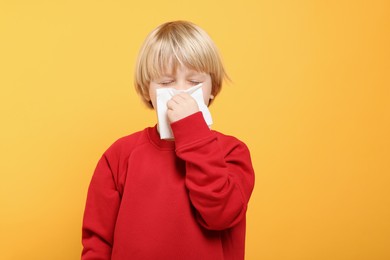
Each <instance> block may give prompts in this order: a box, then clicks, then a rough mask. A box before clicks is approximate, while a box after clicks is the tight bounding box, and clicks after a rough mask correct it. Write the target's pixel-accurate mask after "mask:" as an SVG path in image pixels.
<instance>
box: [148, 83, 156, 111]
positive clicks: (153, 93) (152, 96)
mask: <svg viewBox="0 0 390 260" xmlns="http://www.w3.org/2000/svg"><path fill="white" fill-rule="evenodd" d="M149 99H150V101H151V102H152V104H153V108H156V89H155V88H153V87H150V88H149Z"/></svg>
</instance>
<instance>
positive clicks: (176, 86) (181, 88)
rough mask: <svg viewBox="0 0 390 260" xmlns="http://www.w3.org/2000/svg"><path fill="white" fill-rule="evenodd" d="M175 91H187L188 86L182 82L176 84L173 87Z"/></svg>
mask: <svg viewBox="0 0 390 260" xmlns="http://www.w3.org/2000/svg"><path fill="white" fill-rule="evenodd" d="M175 89H176V90H186V89H188V86H187V85H186V84H185V83H184V82H177V84H176V85H175Z"/></svg>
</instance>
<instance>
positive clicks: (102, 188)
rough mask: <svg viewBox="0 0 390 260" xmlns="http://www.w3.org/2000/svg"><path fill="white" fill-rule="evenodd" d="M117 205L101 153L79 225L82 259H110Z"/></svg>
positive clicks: (110, 179) (114, 190)
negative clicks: (81, 223)
mask: <svg viewBox="0 0 390 260" xmlns="http://www.w3.org/2000/svg"><path fill="white" fill-rule="evenodd" d="M119 204H120V195H119V192H118V191H117V188H116V185H115V182H114V178H113V174H112V171H111V168H110V164H109V162H108V159H107V157H106V156H105V155H103V157H102V158H101V159H100V160H99V163H98V165H97V166H96V170H95V172H94V175H93V177H92V180H91V183H90V186H89V190H88V197H87V202H86V206H85V212H84V221H83V227H82V243H83V251H82V256H81V259H82V260H89V259H91V260H92V259H94V260H97V259H98V260H104V259H107V260H109V259H111V250H112V243H113V236H114V228H115V222H116V217H117V214H118V209H119Z"/></svg>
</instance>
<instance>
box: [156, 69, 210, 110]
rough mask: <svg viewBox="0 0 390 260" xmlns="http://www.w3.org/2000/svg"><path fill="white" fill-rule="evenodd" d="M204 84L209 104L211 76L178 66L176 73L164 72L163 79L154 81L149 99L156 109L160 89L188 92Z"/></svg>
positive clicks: (205, 98) (205, 99)
mask: <svg viewBox="0 0 390 260" xmlns="http://www.w3.org/2000/svg"><path fill="white" fill-rule="evenodd" d="M199 83H202V84H203V85H202V91H203V98H204V103H205V104H206V105H208V104H209V102H210V98H212V96H211V88H212V84H211V76H210V75H209V74H207V73H204V72H197V71H195V70H191V69H188V68H187V67H185V66H178V67H177V70H176V71H172V70H169V71H167V72H164V73H163V74H162V75H161V77H159V78H157V79H154V80H152V81H151V82H150V85H149V97H150V101H151V102H152V104H153V107H154V108H156V89H158V88H175V89H178V90H186V89H189V88H191V87H193V86H195V85H198V84H199Z"/></svg>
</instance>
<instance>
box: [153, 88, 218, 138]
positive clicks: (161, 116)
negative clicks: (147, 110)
mask: <svg viewBox="0 0 390 260" xmlns="http://www.w3.org/2000/svg"><path fill="white" fill-rule="evenodd" d="M179 93H187V94H189V95H191V97H193V98H194V99H195V101H196V103H197V104H198V107H199V111H201V112H202V114H203V118H204V119H205V121H206V123H207V125H208V126H211V125H212V124H213V120H212V118H211V114H210V111H209V109H208V107H207V106H206V104H205V103H204V99H203V91H202V84H198V85H196V86H194V87H192V88H189V89H187V90H177V89H174V88H159V89H156V96H157V98H156V100H157V108H156V109H157V119H158V129H159V132H160V138H161V139H173V138H174V136H173V133H172V130H171V126H170V122H169V119H168V116H167V110H168V108H167V103H168V101H169V100H170V99H171V98H172V97H173V96H175V95H177V94H179Z"/></svg>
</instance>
